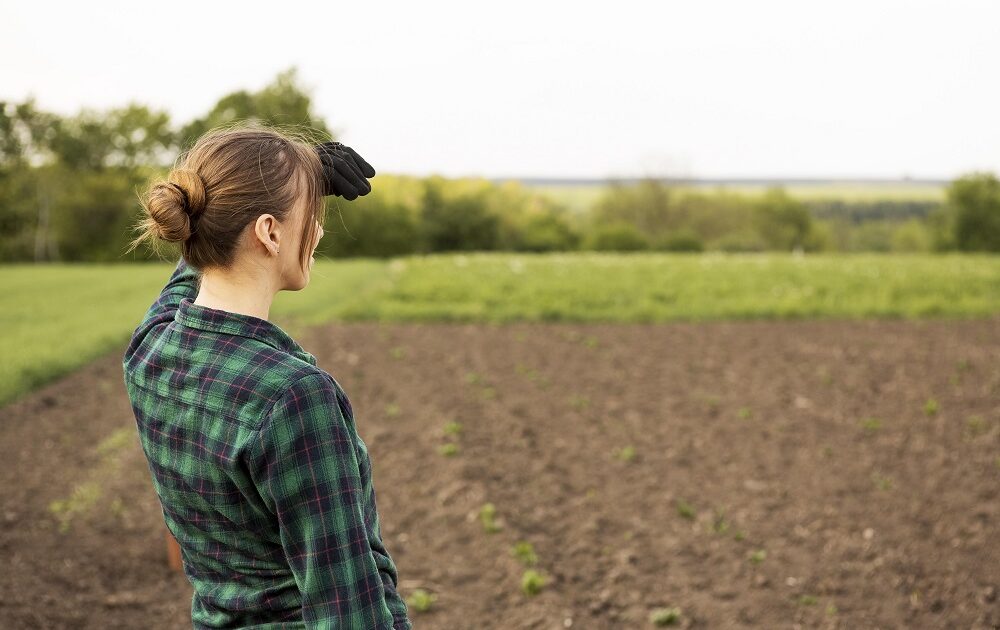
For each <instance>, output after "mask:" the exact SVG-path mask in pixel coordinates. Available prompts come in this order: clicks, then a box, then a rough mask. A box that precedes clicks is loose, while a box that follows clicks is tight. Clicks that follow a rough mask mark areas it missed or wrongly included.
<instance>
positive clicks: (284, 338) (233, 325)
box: [174, 297, 316, 365]
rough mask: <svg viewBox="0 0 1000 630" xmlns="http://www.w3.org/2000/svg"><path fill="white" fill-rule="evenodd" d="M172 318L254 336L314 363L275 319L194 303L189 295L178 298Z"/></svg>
mask: <svg viewBox="0 0 1000 630" xmlns="http://www.w3.org/2000/svg"><path fill="white" fill-rule="evenodd" d="M174 320H175V321H177V322H178V323H180V324H183V325H184V326H188V327H189V328H197V329H199V330H207V331H210V332H220V333H227V334H230V335H240V336H241V337H249V338H250V339H257V340H258V341H262V342H264V343H266V344H267V345H269V346H272V347H274V348H277V349H279V350H284V351H285V352H288V353H290V354H294V355H297V356H299V357H300V358H302V359H304V360H306V361H308V362H309V363H312V364H313V365H316V362H315V361H316V360H315V358H314V357H313V355H311V354H309V353H308V352H306V351H305V350H303V349H302V346H300V345H299V344H298V342H296V341H295V340H294V339H292V338H291V336H289V334H288V333H286V332H285V331H284V330H282V329H281V327H279V326H278V325H277V324H275V323H274V322H270V321H268V320H266V319H261V318H260V317H254V316H253V315H246V314H244V313H234V312H232V311H223V310H221V309H216V308H209V307H207V306H201V305H200V304H195V303H194V300H193V299H192V298H190V297H185V298H182V299H181V302H180V305H179V306H178V307H177V314H176V315H175V316H174Z"/></svg>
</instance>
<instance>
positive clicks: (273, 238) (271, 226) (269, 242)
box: [253, 214, 281, 254]
mask: <svg viewBox="0 0 1000 630" xmlns="http://www.w3.org/2000/svg"><path fill="white" fill-rule="evenodd" d="M253 233H254V236H255V237H256V239H257V241H259V242H260V244H261V245H262V246H263V247H264V249H266V250H267V251H268V252H269V253H271V254H277V253H278V250H279V249H280V248H281V223H280V222H279V221H278V220H277V219H276V218H275V217H274V215H273V214H262V215H260V216H259V217H257V220H256V221H255V222H254V225H253Z"/></svg>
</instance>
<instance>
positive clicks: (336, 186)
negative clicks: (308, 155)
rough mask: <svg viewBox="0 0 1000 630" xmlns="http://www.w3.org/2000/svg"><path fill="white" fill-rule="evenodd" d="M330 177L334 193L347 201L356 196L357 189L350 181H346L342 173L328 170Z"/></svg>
mask: <svg viewBox="0 0 1000 630" xmlns="http://www.w3.org/2000/svg"><path fill="white" fill-rule="evenodd" d="M330 178H331V179H332V180H333V190H334V193H333V194H335V195H340V196H342V197H343V198H344V199H347V200H348V201H353V200H354V199H357V198H358V189H357V188H355V187H354V185H353V184H351V182H349V181H347V180H346V179H345V178H344V176H343V175H341V174H340V173H339V172H337V171H330Z"/></svg>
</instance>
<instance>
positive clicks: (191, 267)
mask: <svg viewBox="0 0 1000 630" xmlns="http://www.w3.org/2000/svg"><path fill="white" fill-rule="evenodd" d="M374 175H375V171H374V170H373V169H372V168H371V166H370V165H368V163H367V162H366V161H365V160H364V159H363V158H361V156H359V155H358V154H357V153H356V152H355V151H353V150H352V149H350V148H349V147H346V146H344V145H341V144H339V143H330V142H328V143H322V144H317V145H312V144H310V143H309V142H307V141H304V140H302V139H301V138H300V137H298V136H296V135H294V134H291V133H288V132H283V131H278V130H276V129H274V128H267V127H263V128H262V127H231V128H220V129H216V130H213V131H211V132H209V133H207V134H206V135H204V136H203V137H201V138H200V139H199V140H198V141H197V143H196V144H195V145H194V146H193V147H191V148H190V149H189V150H188V151H187V152H186V153H185V154H184V155H182V156H181V158H179V163H177V164H175V167H174V169H173V170H172V171H171V172H170V174H169V175H168V177H167V179H166V180H165V181H157V182H154V183H153V184H152V185H151V186H150V187H149V188H148V189H147V190H146V191H144V193H143V195H142V198H141V201H142V205H143V208H144V209H145V211H146V216H145V217H144V220H143V223H142V225H141V226H140V228H141V230H142V233H141V234H140V236H139V237H138V238H137V239H136V241H134V242H133V243H132V248H134V247H135V246H136V245H137V244H138V243H139V242H141V241H143V240H146V239H152V240H153V242H154V244H155V243H156V242H157V241H156V239H157V238H159V239H162V240H165V241H170V242H179V243H180V246H181V252H182V255H181V259H180V260H179V261H178V263H177V267H176V269H175V270H174V272H173V274H172V275H171V277H170V279H169V281H168V282H167V285H166V287H164V289H163V291H162V292H161V293H160V296H159V298H158V299H157V300H156V302H154V303H153V305H152V306H151V307H150V309H149V311H148V312H147V313H146V315H145V317H144V318H143V319H142V322H141V323H140V325H139V327H138V328H137V329H136V330H135V333H134V335H133V337H132V340H131V343H130V344H129V346H128V348H127V350H126V351H125V356H124V358H123V363H122V366H123V368H124V372H125V385H126V389H127V390H128V394H129V397H130V398H131V401H132V407H133V410H134V412H135V417H136V425H137V427H138V430H139V435H140V438H141V442H142V448H143V451H144V452H145V454H146V458H147V460H148V463H149V468H150V472H151V474H152V479H153V486H154V487H155V489H156V493H157V495H158V496H159V499H160V504H161V506H162V508H163V516H164V519H165V521H166V525H167V527H168V529H169V530H170V532H171V533H172V534H173V536H174V537H175V538H176V539H177V542H178V543H179V545H180V549H181V552H182V559H183V566H184V573H185V575H186V576H187V578H188V579H189V580H190V582H191V584H192V586H193V587H194V596H193V598H192V602H191V617H192V622H193V625H194V627H195V628H245V627H251V626H252V627H258V626H259V627H269V628H270V627H275V628H277V627H282V628H284V627H288V628H305V627H308V628H345V629H346V628H351V629H354V628H359V629H360V628H380V629H381V628H395V629H399V628H411V627H412V625H411V622H410V620H409V619H408V618H407V608H406V604H405V603H404V601H403V599H402V598H401V597H400V595H399V594H398V593H397V591H396V585H397V573H396V566H395V564H394V562H393V560H392V558H391V557H390V555H389V552H388V551H387V550H386V547H385V544H384V543H383V541H382V535H381V528H380V521H379V515H378V511H377V508H376V504H375V491H374V487H373V485H372V479H371V472H372V468H371V462H370V460H369V457H368V451H367V448H366V446H365V443H364V441H363V440H362V439H361V437H360V436H359V435H358V433H357V428H356V426H355V422H354V415H353V412H352V409H351V403H350V401H349V400H348V398H347V395H346V393H345V392H344V390H343V389H342V388H341V386H340V384H339V383H338V382H337V381H336V380H335V379H334V378H333V377H331V376H330V375H329V374H328V373H327V372H325V371H324V370H323V369H321V368H319V367H318V366H317V365H316V359H315V357H313V355H311V354H309V353H308V352H306V351H305V350H303V349H302V347H301V346H299V344H298V343H296V342H295V341H294V340H293V339H292V338H291V337H290V336H289V335H288V334H286V333H285V332H284V331H283V330H282V329H281V328H280V327H278V326H277V325H275V324H274V323H272V322H270V321H268V314H269V310H270V306H271V302H272V300H273V298H274V295H275V294H276V293H277V292H278V291H282V290H290V291H298V290H300V289H303V288H305V287H306V285H308V284H309V276H310V270H311V267H312V263H313V262H314V260H315V259H314V258H313V256H312V254H313V252H314V250H315V249H316V246H317V244H318V243H319V240H320V238H322V236H323V227H322V226H323V219H324V197H325V196H327V195H338V196H343V197H344V198H346V199H355V198H357V197H358V196H359V195H364V194H367V193H368V192H369V191H370V190H371V186H370V184H369V183H368V181H367V178H369V177H373V176H374ZM268 624H273V625H268Z"/></svg>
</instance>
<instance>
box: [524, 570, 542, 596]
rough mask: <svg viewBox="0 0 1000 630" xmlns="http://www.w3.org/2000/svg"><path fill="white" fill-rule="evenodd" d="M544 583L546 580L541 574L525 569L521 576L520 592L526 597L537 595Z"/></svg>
mask: <svg viewBox="0 0 1000 630" xmlns="http://www.w3.org/2000/svg"><path fill="white" fill-rule="evenodd" d="M546 582H547V580H546V579H545V577H544V576H543V575H542V574H541V573H539V572H538V571H535V570H534V569H527V570H526V571H525V572H524V575H522V576H521V591H523V592H524V594H525V595H528V596H532V595H537V594H538V593H539V592H540V591H541V590H542V587H543V586H545V583H546Z"/></svg>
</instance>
